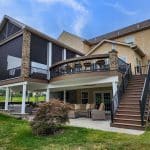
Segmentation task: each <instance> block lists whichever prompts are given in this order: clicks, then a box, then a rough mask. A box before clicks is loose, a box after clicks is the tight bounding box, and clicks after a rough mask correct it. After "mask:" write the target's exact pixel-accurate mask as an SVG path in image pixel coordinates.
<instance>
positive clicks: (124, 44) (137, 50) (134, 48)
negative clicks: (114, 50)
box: [85, 39, 145, 57]
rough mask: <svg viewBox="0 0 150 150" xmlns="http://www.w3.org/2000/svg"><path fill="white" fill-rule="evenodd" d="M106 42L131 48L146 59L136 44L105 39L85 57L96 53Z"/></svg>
mask: <svg viewBox="0 0 150 150" xmlns="http://www.w3.org/2000/svg"><path fill="white" fill-rule="evenodd" d="M105 42H108V43H112V44H117V45H122V46H127V47H130V48H131V49H133V50H134V51H135V52H136V53H138V54H139V55H140V56H141V57H144V56H145V54H144V52H143V51H142V50H141V49H140V48H139V47H138V46H137V45H136V44H127V43H123V42H120V41H112V40H107V39H104V40H102V41H100V42H99V43H98V44H97V45H96V46H94V47H93V48H92V49H91V50H90V51H89V52H88V53H87V54H86V55H85V56H88V55H90V54H91V53H92V52H94V51H95V50H96V49H97V48H98V47H99V46H101V45H102V44H103V43H105Z"/></svg>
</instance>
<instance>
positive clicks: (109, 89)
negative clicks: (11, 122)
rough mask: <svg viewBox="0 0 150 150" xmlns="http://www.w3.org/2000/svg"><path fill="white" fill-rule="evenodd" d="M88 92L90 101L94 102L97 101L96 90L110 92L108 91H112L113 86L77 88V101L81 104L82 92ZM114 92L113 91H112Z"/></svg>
mask: <svg viewBox="0 0 150 150" xmlns="http://www.w3.org/2000/svg"><path fill="white" fill-rule="evenodd" d="M85 91H86V92H88V93H89V101H88V103H90V104H92V103H95V100H94V93H95V92H105V91H106V92H108V91H112V88H111V87H99V88H89V89H79V90H77V103H78V104H81V102H82V101H81V92H85ZM111 94H112V93H111Z"/></svg>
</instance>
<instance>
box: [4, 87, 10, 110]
mask: <svg viewBox="0 0 150 150" xmlns="http://www.w3.org/2000/svg"><path fill="white" fill-rule="evenodd" d="M8 101H9V88H8V87H7V88H6V97H5V110H8Z"/></svg>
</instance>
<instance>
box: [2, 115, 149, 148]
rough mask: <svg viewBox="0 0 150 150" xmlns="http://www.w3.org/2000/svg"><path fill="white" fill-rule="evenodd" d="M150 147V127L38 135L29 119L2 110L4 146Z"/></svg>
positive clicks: (83, 130)
mask: <svg viewBox="0 0 150 150" xmlns="http://www.w3.org/2000/svg"><path fill="white" fill-rule="evenodd" d="M79 149H80V150H93V149H95V150H101V149H102V150H104V149H105V150H107V149H110V150H149V149H150V131H147V132H145V134H143V135H140V136H135V135H127V134H119V133H111V132H104V131H98V130H90V129H84V128H75V127H64V132H63V133H62V134H61V135H55V136H49V137H37V136H33V135H32V133H31V128H30V126H29V124H28V122H26V121H22V120H17V119H14V118H11V117H8V116H4V115H2V114H0V150H79Z"/></svg>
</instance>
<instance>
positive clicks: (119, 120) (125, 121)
mask: <svg viewBox="0 0 150 150" xmlns="http://www.w3.org/2000/svg"><path fill="white" fill-rule="evenodd" d="M114 122H115V123H123V124H133V125H134V124H135V125H141V120H136V119H124V118H114Z"/></svg>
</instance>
